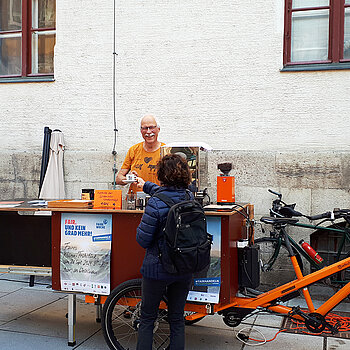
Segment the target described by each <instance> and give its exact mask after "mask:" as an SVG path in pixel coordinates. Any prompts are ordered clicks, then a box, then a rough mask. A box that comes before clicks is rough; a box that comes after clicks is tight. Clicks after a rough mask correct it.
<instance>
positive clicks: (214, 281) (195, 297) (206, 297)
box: [187, 216, 221, 304]
mask: <svg viewBox="0 0 350 350" xmlns="http://www.w3.org/2000/svg"><path fill="white" fill-rule="evenodd" d="M207 230H208V232H209V233H210V234H211V235H212V236H213V245H212V248H211V252H210V265H209V266H208V268H206V269H204V270H203V271H200V272H198V273H195V274H194V276H193V279H192V283H191V288H190V291H189V293H188V296H187V300H188V301H196V302H203V303H215V304H217V303H218V302H219V296H220V285H221V218H220V217H210V216H209V217H207Z"/></svg>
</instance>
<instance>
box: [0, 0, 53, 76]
mask: <svg viewBox="0 0 350 350" xmlns="http://www.w3.org/2000/svg"><path fill="white" fill-rule="evenodd" d="M55 27H56V0H1V1H0V77H1V78H4V77H31V76H32V77H33V76H45V75H46V76H47V75H53V68H54V65H53V59H54V46H55V39H56V28H55Z"/></svg>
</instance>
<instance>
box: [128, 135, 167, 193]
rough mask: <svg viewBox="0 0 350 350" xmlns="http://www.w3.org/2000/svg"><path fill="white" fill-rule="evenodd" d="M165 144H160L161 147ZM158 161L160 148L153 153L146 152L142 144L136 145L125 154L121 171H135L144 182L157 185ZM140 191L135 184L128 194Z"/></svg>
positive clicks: (131, 186)
mask: <svg viewBox="0 0 350 350" xmlns="http://www.w3.org/2000/svg"><path fill="white" fill-rule="evenodd" d="M164 145H165V144H164V143H162V142H161V146H164ZM159 160H160V148H158V149H157V150H156V151H154V152H147V151H145V149H144V148H143V142H140V143H137V144H136V145H134V146H132V147H130V149H129V151H128V153H127V154H126V157H125V160H124V163H123V165H122V169H130V171H133V170H134V171H136V172H137V174H138V176H140V177H141V178H142V179H144V180H145V181H151V182H154V183H156V184H157V185H159V181H158V179H157V171H156V168H157V163H158V161H159ZM131 190H132V191H133V192H137V191H141V189H139V188H137V186H136V184H134V183H132V184H131V185H130V188H129V193H130V192H131Z"/></svg>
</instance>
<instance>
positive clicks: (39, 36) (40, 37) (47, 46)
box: [32, 31, 56, 74]
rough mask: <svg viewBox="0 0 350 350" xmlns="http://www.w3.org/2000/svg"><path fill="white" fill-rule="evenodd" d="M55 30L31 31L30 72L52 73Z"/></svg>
mask: <svg viewBox="0 0 350 350" xmlns="http://www.w3.org/2000/svg"><path fill="white" fill-rule="evenodd" d="M55 37H56V35H55V32H54V31H47V32H33V33H32V73H33V74H38V73H53V56H54V46H55Z"/></svg>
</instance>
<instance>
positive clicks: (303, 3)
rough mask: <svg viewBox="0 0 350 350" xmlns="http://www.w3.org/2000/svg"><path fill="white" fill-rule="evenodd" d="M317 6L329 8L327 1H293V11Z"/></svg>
mask: <svg viewBox="0 0 350 350" xmlns="http://www.w3.org/2000/svg"><path fill="white" fill-rule="evenodd" d="M347 1H348V0H347ZM319 6H329V0H293V9H298V8H305V7H319Z"/></svg>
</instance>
